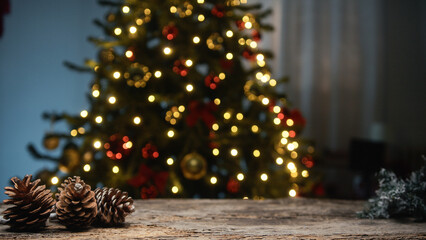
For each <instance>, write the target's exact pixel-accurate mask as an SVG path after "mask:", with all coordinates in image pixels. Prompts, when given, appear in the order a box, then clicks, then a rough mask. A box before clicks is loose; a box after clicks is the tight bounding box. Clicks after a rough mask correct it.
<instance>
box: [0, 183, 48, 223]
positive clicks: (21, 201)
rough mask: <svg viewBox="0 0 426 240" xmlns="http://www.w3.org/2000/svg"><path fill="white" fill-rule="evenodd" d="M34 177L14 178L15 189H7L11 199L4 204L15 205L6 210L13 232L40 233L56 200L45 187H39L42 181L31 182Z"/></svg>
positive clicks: (6, 217) (5, 216) (6, 216)
mask: <svg viewBox="0 0 426 240" xmlns="http://www.w3.org/2000/svg"><path fill="white" fill-rule="evenodd" d="M31 178H32V175H26V176H25V177H24V178H23V179H22V180H20V179H19V178H17V177H13V178H12V179H11V181H12V182H13V184H14V187H5V188H4V189H5V190H6V191H5V194H7V195H8V196H9V197H10V198H11V199H6V200H4V201H3V203H4V204H13V205H15V206H14V207H10V208H8V209H6V210H5V211H4V212H3V214H4V218H5V219H8V220H9V221H8V222H7V224H8V225H9V226H10V228H11V229H12V230H13V231H38V230H41V229H42V228H44V227H45V226H46V221H47V219H48V218H49V215H50V212H51V211H52V207H53V205H54V204H55V200H54V199H53V198H52V194H51V192H50V190H49V189H46V186H45V185H41V186H37V185H38V184H39V183H40V179H37V180H35V181H34V182H31Z"/></svg>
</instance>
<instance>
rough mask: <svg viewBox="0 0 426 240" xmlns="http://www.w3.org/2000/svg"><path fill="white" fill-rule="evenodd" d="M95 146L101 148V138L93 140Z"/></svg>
mask: <svg viewBox="0 0 426 240" xmlns="http://www.w3.org/2000/svg"><path fill="white" fill-rule="evenodd" d="M93 147H94V148H96V149H99V148H101V147H102V143H101V141H99V140H96V141H94V142H93Z"/></svg>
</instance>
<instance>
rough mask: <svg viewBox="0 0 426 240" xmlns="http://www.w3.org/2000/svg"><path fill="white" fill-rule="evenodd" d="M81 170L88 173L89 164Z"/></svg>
mask: <svg viewBox="0 0 426 240" xmlns="http://www.w3.org/2000/svg"><path fill="white" fill-rule="evenodd" d="M83 170H84V171H85V172H89V171H90V165H89V164H86V165H84V167H83Z"/></svg>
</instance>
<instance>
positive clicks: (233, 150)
mask: <svg viewBox="0 0 426 240" xmlns="http://www.w3.org/2000/svg"><path fill="white" fill-rule="evenodd" d="M231 155H232V156H234V157H235V156H237V155H238V150H237V149H235V148H233V149H231Z"/></svg>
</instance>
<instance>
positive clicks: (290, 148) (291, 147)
mask: <svg viewBox="0 0 426 240" xmlns="http://www.w3.org/2000/svg"><path fill="white" fill-rule="evenodd" d="M287 149H288V150H289V151H293V150H294V145H293V143H289V144H288V145H287Z"/></svg>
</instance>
